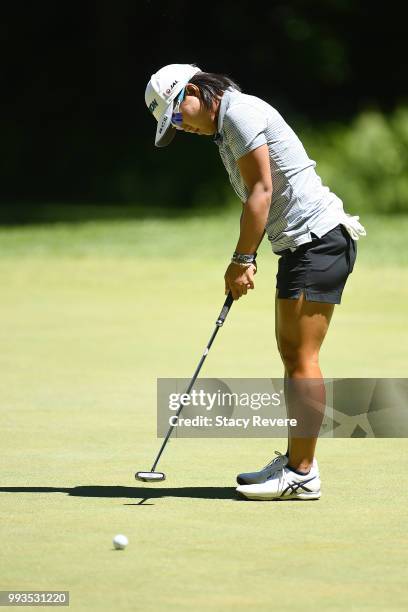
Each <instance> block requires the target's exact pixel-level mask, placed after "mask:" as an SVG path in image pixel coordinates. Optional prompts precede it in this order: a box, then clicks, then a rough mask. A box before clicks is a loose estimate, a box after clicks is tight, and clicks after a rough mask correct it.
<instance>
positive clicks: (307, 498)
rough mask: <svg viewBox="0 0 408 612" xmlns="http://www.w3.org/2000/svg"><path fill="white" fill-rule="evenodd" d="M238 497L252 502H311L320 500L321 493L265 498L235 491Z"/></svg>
mask: <svg viewBox="0 0 408 612" xmlns="http://www.w3.org/2000/svg"><path fill="white" fill-rule="evenodd" d="M237 492H238V493H239V494H240V495H243V496H244V497H246V499H251V500H254V501H285V500H294V499H299V500H300V501H313V500H316V499H320V497H321V493H320V491H316V492H313V493H301V494H299V495H296V494H295V493H293V494H292V495H284V496H283V497H266V496H265V495H254V494H252V495H251V494H246V493H241V491H237Z"/></svg>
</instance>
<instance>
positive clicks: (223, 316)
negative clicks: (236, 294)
mask: <svg viewBox="0 0 408 612" xmlns="http://www.w3.org/2000/svg"><path fill="white" fill-rule="evenodd" d="M233 301H234V299H233V297H232V293H231V291H230V292H229V294H228V295H227V299H226V300H225V302H224V306H223V307H222V310H221V312H220V315H219V317H218V319H217V321H216V325H218V327H221V325H222V324H223V323H224V321H225V319H226V318H227V314H228V312H229V309H230V308H231V306H232V302H233Z"/></svg>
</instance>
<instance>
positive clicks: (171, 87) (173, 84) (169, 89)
mask: <svg viewBox="0 0 408 612" xmlns="http://www.w3.org/2000/svg"><path fill="white" fill-rule="evenodd" d="M177 83H178V81H174V82H173V83H172V84H171V85H170V87H169V88H168V89H166V91H165V92H164V94H165V95H166V96H167V97H168V96H169V95H170V94H171V92H172V91H173V89H174V87H175V86H176V85H177Z"/></svg>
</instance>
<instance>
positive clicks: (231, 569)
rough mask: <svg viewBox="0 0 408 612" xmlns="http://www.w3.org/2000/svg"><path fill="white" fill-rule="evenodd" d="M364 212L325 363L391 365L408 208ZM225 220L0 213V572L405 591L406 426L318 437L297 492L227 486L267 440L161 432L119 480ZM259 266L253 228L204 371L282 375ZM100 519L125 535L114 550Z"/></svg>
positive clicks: (83, 590)
mask: <svg viewBox="0 0 408 612" xmlns="http://www.w3.org/2000/svg"><path fill="white" fill-rule="evenodd" d="M362 221H363V223H364V224H365V225H366V228H367V232H368V236H367V237H366V238H364V239H361V240H360V242H359V258H358V261H357V264H356V267H355V270H354V272H353V274H352V275H351V277H350V279H349V282H348V284H347V286H346V289H345V292H344V298H343V303H342V305H341V306H339V307H336V309H335V314H334V317H333V322H332V325H331V328H330V330H329V333H328V337H327V339H326V341H325V346H324V348H323V351H322V360H321V361H322V369H323V372H324V374H325V375H326V376H328V377H329V376H334V377H340V376H351V377H359V376H364V377H380V376H387V377H394V376H395V377H399V376H401V377H403V376H405V375H406V364H407V361H408V359H407V357H408V353H407V346H408V332H407V327H406V303H407V300H408V267H407V266H406V263H407V246H406V244H405V243H404V233H405V235H406V229H407V226H408V220H407V219H406V218H400V219H397V220H395V219H386V218H384V219H378V218H374V217H373V218H369V219H367V220H365V219H362ZM237 224H238V218H237V217H234V216H232V215H231V214H228V215H224V216H220V217H219V218H214V217H211V216H207V217H203V218H189V219H187V220H185V221H180V220H178V221H176V220H171V219H170V220H164V219H163V220H152V219H151V220H124V221H117V222H113V221H107V220H105V221H103V220H102V221H98V222H96V221H95V222H88V223H84V224H68V223H65V224H57V225H55V226H54V225H50V226H46V225H38V226H35V227H33V226H26V227H21V228H7V229H5V228H2V229H1V231H0V253H1V259H0V278H1V284H2V299H1V302H0V316H1V321H2V326H1V332H0V333H1V345H2V351H1V353H0V371H1V377H0V408H1V414H2V428H1V434H0V444H1V448H2V479H1V485H0V488H1V487H3V491H1V490H0V518H1V522H2V526H3V538H2V570H1V573H0V589H18V588H20V589H26V590H27V589H53V590H55V589H65V590H70V592H71V608H72V609H73V610H95V611H96V610H139V609H140V610H186V611H187V610H188V611H190V610H199V611H200V610H204V609H206V610H233V609H234V610H236V609H248V608H249V609H259V610H270V609H276V610H316V609H319V610H350V609H353V610H405V609H406V608H407V606H408V599H407V591H406V581H407V571H406V545H407V537H406V530H405V518H404V517H405V507H406V503H407V501H408V499H407V498H408V494H407V491H408V487H407V484H408V483H407V476H406V469H405V465H406V460H407V458H408V457H407V454H408V453H407V448H408V445H407V443H406V440H403V439H399V440H389V439H376V440H371V439H370V440H362V439H353V440H321V441H320V442H319V453H318V459H319V463H320V469H321V472H322V479H323V497H322V499H321V500H320V501H319V502H314V503H309V504H307V503H304V504H302V503H290V502H289V503H282V504H273V503H272V504H271V503H256V502H246V501H239V500H237V499H235V497H234V493H233V487H234V479H235V474H236V473H237V472H238V471H242V470H246V469H249V468H255V467H257V466H259V465H262V464H263V463H265V462H266V460H267V459H268V457H269V456H270V455H271V454H272V453H273V450H274V449H275V448H278V449H279V450H281V451H282V450H284V448H285V444H284V440H281V441H279V440H277V441H275V442H272V444H270V443H269V442H268V441H267V440H262V439H259V440H257V439H224V440H222V443H221V444H220V442H219V441H216V440H211V439H203V440H200V441H199V443H198V444H197V440H188V439H180V440H174V441H173V442H171V443H170V445H169V448H168V449H167V450H166V453H165V455H164V456H163V460H162V462H161V468H162V469H163V470H164V471H166V472H167V474H168V480H167V481H166V482H165V483H162V484H160V485H159V484H158V485H142V484H136V483H135V481H134V479H133V473H134V471H136V470H139V469H149V468H150V466H151V461H152V459H153V457H154V455H155V454H156V452H157V450H158V447H159V443H160V441H159V440H157V438H156V435H155V425H156V413H155V411H156V404H155V402H156V378H157V377H172V376H177V377H187V378H189V377H190V376H191V374H192V372H193V369H194V367H195V365H196V362H197V361H198V358H199V356H200V355H201V352H202V349H203V348H204V346H205V344H206V342H207V340H208V337H209V334H210V333H211V331H212V329H213V324H214V320H215V318H216V316H217V314H218V311H219V308H220V306H221V303H222V300H223V282H222V279H223V273H224V267H225V265H226V262H227V260H228V257H229V255H230V252H231V249H232V248H233V246H234V243H235V239H236V230H237ZM276 265H277V258H276V257H275V256H274V255H273V254H271V253H270V248H269V245H268V244H267V242H266V241H265V242H264V243H263V245H262V247H261V256H260V269H259V273H258V275H257V277H256V290H255V291H254V292H251V294H250V295H249V296H248V297H247V298H245V299H243V300H240V301H239V302H238V303H236V304H234V306H233V309H232V310H231V314H230V316H229V318H228V321H227V323H226V325H225V327H224V328H223V329H222V330H221V332H220V334H219V336H218V337H217V340H216V343H215V344H214V347H213V349H212V351H211V354H210V356H209V358H208V360H207V362H206V364H205V367H204V370H203V372H202V375H203V376H206V377H221V378H222V377H279V376H281V374H282V366H281V364H280V362H279V359H278V353H277V350H276V347H275V344H274V332H273V326H274V320H273V317H274V311H273V300H274V285H275V274H276ZM339 483H340V484H339ZM5 487H9V488H10V487H14V490H12V491H11V490H9V491H7V492H6V491H5V490H4V488H5ZM146 492H147V493H146ZM148 495H150V496H151V497H150V499H148V500H147V501H146V502H145V503H144V504H142V505H140V503H139V502H140V501H141V500H142V499H143V498H144V497H146V496H148ZM116 533H125V534H126V535H127V536H128V537H129V540H130V544H129V547H128V548H127V550H125V551H113V550H112V544H111V542H112V538H113V536H114V535H115V534H116Z"/></svg>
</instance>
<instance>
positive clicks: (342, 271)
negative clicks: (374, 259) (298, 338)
mask: <svg viewBox="0 0 408 612" xmlns="http://www.w3.org/2000/svg"><path fill="white" fill-rule="evenodd" d="M311 235H312V241H311V242H307V243H305V244H302V245H301V246H300V247H298V248H297V249H296V251H293V252H292V251H291V250H290V249H286V250H285V251H280V252H279V253H277V254H278V255H280V258H279V262H278V273H277V275H276V288H277V289H278V298H281V299H290V300H295V299H297V298H299V297H300V295H301V293H304V294H305V299H306V300H308V301H310V302H327V303H329V304H340V303H341V296H342V293H343V289H344V286H345V284H346V281H347V278H348V275H349V274H351V272H352V271H353V268H354V263H355V261H356V256H357V243H356V241H355V240H353V239H352V238H351V236H350V234H349V233H348V232H347V230H346V229H345V228H344V227H343V225H341V224H339V225H337V227H335V228H334V229H332V230H330V231H329V232H327V234H324V236H322V237H321V238H318V237H317V236H316V235H315V234H313V233H312V234H311Z"/></svg>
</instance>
